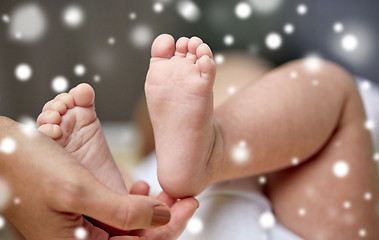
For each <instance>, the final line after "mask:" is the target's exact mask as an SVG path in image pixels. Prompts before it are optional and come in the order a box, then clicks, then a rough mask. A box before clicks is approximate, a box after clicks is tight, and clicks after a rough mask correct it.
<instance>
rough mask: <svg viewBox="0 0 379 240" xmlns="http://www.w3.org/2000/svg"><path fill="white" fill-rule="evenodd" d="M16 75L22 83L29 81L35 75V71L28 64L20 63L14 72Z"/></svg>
mask: <svg viewBox="0 0 379 240" xmlns="http://www.w3.org/2000/svg"><path fill="white" fill-rule="evenodd" d="M14 74H15V76H16V78H17V79H18V80H20V81H21V82H25V81H28V80H29V79H30V78H31V77H32V74H33V70H32V68H31V67H30V65H29V64H27V63H20V64H19V65H17V66H16V69H15V71H14Z"/></svg>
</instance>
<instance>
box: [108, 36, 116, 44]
mask: <svg viewBox="0 0 379 240" xmlns="http://www.w3.org/2000/svg"><path fill="white" fill-rule="evenodd" d="M115 43H116V39H115V38H114V37H109V38H108V44H109V45H115Z"/></svg>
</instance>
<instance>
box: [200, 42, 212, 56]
mask: <svg viewBox="0 0 379 240" xmlns="http://www.w3.org/2000/svg"><path fill="white" fill-rule="evenodd" d="M205 55H206V56H208V57H209V58H213V54H212V50H211V48H210V47H209V46H208V45H207V44H206V43H202V44H200V45H199V47H198V48H197V49H196V56H197V58H198V59H200V58H201V57H202V56H205Z"/></svg>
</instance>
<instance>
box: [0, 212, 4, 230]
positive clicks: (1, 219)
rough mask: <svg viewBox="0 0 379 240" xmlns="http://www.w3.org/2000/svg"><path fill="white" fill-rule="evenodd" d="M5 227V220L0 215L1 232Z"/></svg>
mask: <svg viewBox="0 0 379 240" xmlns="http://www.w3.org/2000/svg"><path fill="white" fill-rule="evenodd" d="M4 227H5V219H4V218H3V216H1V215H0V230H1V229H3V228H4Z"/></svg>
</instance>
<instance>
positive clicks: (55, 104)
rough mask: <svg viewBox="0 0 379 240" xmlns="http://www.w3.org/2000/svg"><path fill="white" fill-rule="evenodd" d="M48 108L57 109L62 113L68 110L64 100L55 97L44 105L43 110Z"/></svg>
mask: <svg viewBox="0 0 379 240" xmlns="http://www.w3.org/2000/svg"><path fill="white" fill-rule="evenodd" d="M47 110H51V111H56V112H59V114H60V115H63V114H65V113H66V112H67V106H66V104H65V103H64V102H63V101H61V100H59V99H53V100H51V101H49V102H47V103H46V104H45V106H43V108H42V111H43V112H44V111H47Z"/></svg>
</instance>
